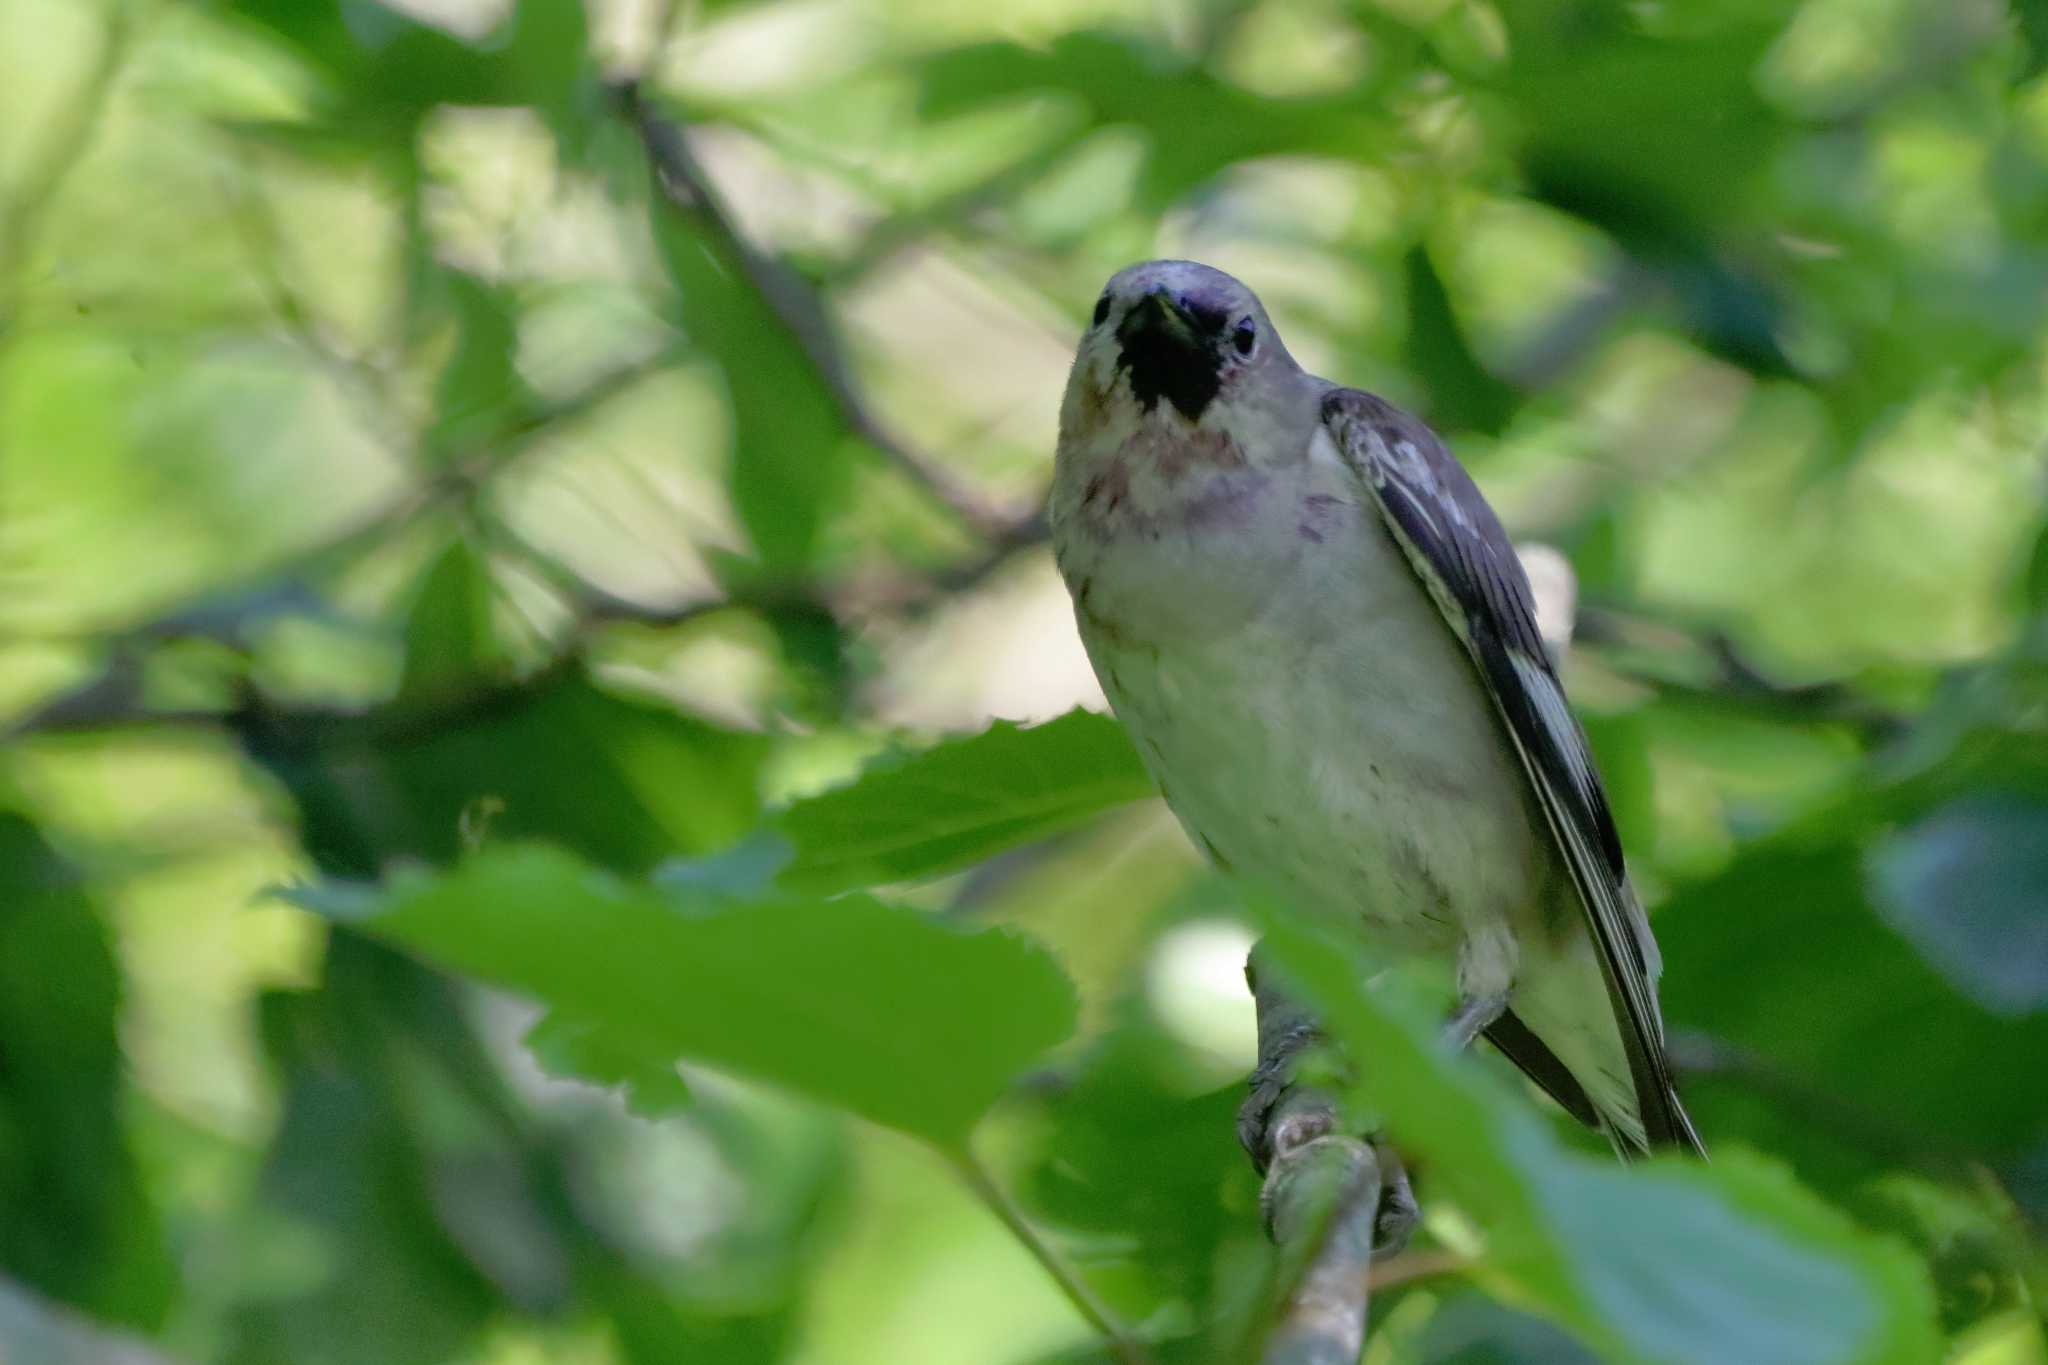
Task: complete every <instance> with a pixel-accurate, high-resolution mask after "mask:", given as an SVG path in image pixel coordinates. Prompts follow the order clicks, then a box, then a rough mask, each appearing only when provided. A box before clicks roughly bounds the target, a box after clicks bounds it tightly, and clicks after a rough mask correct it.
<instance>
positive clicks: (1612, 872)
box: [1322, 389, 1703, 1152]
mask: <svg viewBox="0 0 2048 1365" xmlns="http://www.w3.org/2000/svg"><path fill="white" fill-rule="evenodd" d="M1322 417H1323V423H1324V426H1325V427H1326V428H1327V429H1328V430H1329V433H1330V436H1331V438H1332V441H1333V444H1334V445H1335V447H1336V449H1337V451H1338V453H1339V454H1340V455H1341V456H1342V458H1343V459H1344V460H1345V462H1346V463H1347V464H1348V465H1349V466H1350V467H1351V469H1352V472H1353V473H1354V474H1355V475H1356V476H1357V477H1358V480H1359V482H1360V484H1361V485H1363V487H1364V488H1365V490H1366V491H1367V492H1369V493H1370V495H1371V498H1372V501H1373V504H1374V505H1375V506H1376V507H1377V508H1378V510H1379V513H1380V516H1381V518H1382V520H1383V521H1384V522H1385V523H1386V525H1387V528H1388V529H1389V530H1390V531H1391V532H1392V533H1393V536H1394V539H1395V541H1396V542H1397V543H1398V544H1399V545H1400V546H1401V549H1402V552H1403V554H1404V556H1405V557H1406V558H1407V560H1408V562H1409V565H1410V567H1412V568H1413V569H1414V570H1415V573H1416V576H1417V577H1418V578H1419V579H1420V580H1421V581H1422V583H1423V585H1424V586H1425V587H1426V588H1427V589H1428V591H1429V594H1430V596H1431V598H1432V599H1434V601H1435V602H1436V605H1437V608H1438V610H1439V611H1441V612H1442V613H1443V617H1444V621H1445V623H1446V624H1447V625H1448V626H1449V627H1450V628H1451V630H1452V631H1453V632H1454V633H1455V634H1456V635H1457V637H1458V639H1459V640H1460V641H1461V642H1462V643H1463V644H1464V646H1465V649H1466V652H1467V653H1468V654H1470V655H1471V658H1472V662H1473V665H1474V667H1475V668H1477V669H1478V671H1479V676H1480V679H1481V681H1482V683H1483V684H1484V686H1485V688H1486V691H1487V694H1488V695H1489V696H1490V697H1491V698H1492V699H1493V703H1494V706H1495V708H1496V710H1497V711H1498V712H1499V714H1500V717H1501V720H1502V722H1503V724H1504V725H1505V727H1506V729H1507V733H1508V737H1509V739H1510V740H1511V741H1512V742H1513V744H1514V746H1515V752H1516V754H1517V756H1518V757H1519V758H1520V759H1521V763H1522V768H1523V771H1524V772H1525V773H1526V774H1527V776H1528V779H1529V783H1530V786H1531V788H1532V790H1533V791H1534V792H1535V794H1536V797H1537V800H1538V804H1539V805H1540V806H1541V808H1542V810H1543V812H1544V814H1545V817H1546V819H1547V821H1548V824H1549V826H1550V833H1551V836H1552V838H1553V839H1554V840H1555V841H1556V843H1557V847H1558V850H1559V852H1560V853H1561V854H1562V856H1563V859H1564V862H1565V866H1566V867H1567V868H1568V869H1569V870H1570V873H1571V878H1572V883H1573V885H1574V886H1575V888H1576V889H1577V891H1578V895H1579V901H1580V903H1581V904H1582V906H1583V907H1584V909H1585V913H1586V921H1587V925H1588V927H1589V929H1590V930H1591V933H1592V938H1593V942H1594V945H1595V946H1596V947H1597V949H1598V951H1599V957H1600V963H1601V973H1602V975H1603V976H1604V977H1605V979H1606V983H1607V993H1608V998H1609V1001H1610V1003H1611V1005H1612V1006H1613V1009H1614V1014H1615V1020H1616V1022H1617V1024H1618V1026H1619V1029H1620V1033H1621V1039H1622V1044H1623V1047H1624V1049H1625V1050H1626V1052H1627V1055H1628V1065H1629V1074H1630V1078H1631V1080H1632V1081H1633V1083H1634V1087H1635V1092H1636V1101H1637V1106H1638V1109H1639V1111H1640V1114H1641V1118H1642V1122H1643V1130H1644V1132H1645V1133H1646V1134H1647V1136H1648V1137H1649V1140H1650V1141H1651V1142H1652V1143H1653V1144H1665V1145H1672V1146H1679V1147H1685V1148H1689V1149H1691V1150H1693V1151H1695V1152H1703V1148H1702V1147H1701V1144H1700V1140H1699V1136H1698V1134H1697V1133H1695V1132H1694V1131H1693V1127H1692V1123H1691V1121H1690V1120H1689V1119H1688V1118H1687V1117H1686V1114H1685V1110H1684V1108H1683V1107H1682V1106H1681V1105H1680V1104H1679V1102H1678V1097H1677V1094H1676V1092H1675V1091H1674V1090H1673V1088H1672V1084H1671V1072H1670V1065H1669V1062H1668V1061H1667V1059H1666V1057H1665V1052H1664V1025H1663V1020H1662V1018H1661V1015H1660V1013H1659V1011H1658V1008H1657V994H1656V978H1657V974H1658V970H1659V964H1658V962H1657V955H1656V954H1657V949H1656V942H1655V940H1654V939H1652V938H1651V936H1650V931H1649V923H1648V921H1647V920H1646V919H1645V918H1644V915H1643V910H1642V906H1641V905H1640V904H1639V903H1638V902H1637V900H1636V897H1635V892H1634V890H1633V889H1632V888H1631V887H1630V885H1629V882H1628V872H1627V868H1626V866H1625V865H1624V863H1623V860H1622V852H1621V838H1620V836H1619V835H1618V834H1617V833H1616V831H1615V827H1614V817H1613V814H1612V813H1611V812H1610V811H1609V809H1608V806H1607V796H1606V793H1605V791H1603V790H1602V788H1601V785H1600V778H1599V774H1598V773H1597V771H1596V770H1595V768H1594V766H1593V759H1592V754H1591V751H1590V749H1589V748H1588V747H1587V744H1586V737H1585V732H1584V731H1583V730H1582V729H1581V728H1580V727H1579V723H1578V721H1577V719H1576V718H1575V717H1574V716H1573V715H1572V711H1571V707H1570V705H1569V704H1568V703H1567V702H1566V700H1565V696H1564V688H1563V686H1562V685H1561V684H1560V683H1559V682H1558V680H1557V674H1556V672H1555V671H1554V670H1553V669H1552V667H1551V664H1550V659H1549V656H1548V654H1547V653H1546V652H1545V650H1544V647H1543V637H1542V635H1541V633H1540V632H1539V631H1538V630H1537V628H1536V607H1535V598H1534V596H1533V594H1532V593H1531V592H1530V590H1529V582H1528V579H1527V577H1526V576H1525V575H1524V574H1523V572H1522V566H1521V562H1520V560H1518V559H1517V558H1516V556H1515V551H1514V546H1513V544H1512V543H1510V542H1509V540H1508V537H1507V533H1506V532H1505V531H1504V530H1502V529H1501V525H1500V520H1499V518H1497V517H1495V516H1494V514H1493V509H1492V508H1490V507H1488V506H1487V504H1486V500H1485V499H1484V498H1483V497H1482V496H1481V495H1480V493H1479V489H1478V487H1477V486H1476V485H1475V484H1474V483H1473V482H1472V479H1471V476H1470V475H1468V474H1466V473H1465V470H1464V468H1463V466H1461V465H1460V464H1459V463H1458V462H1457V460H1455V459H1454V458H1453V457H1452V456H1451V454H1450V452H1449V451H1448V450H1446V449H1445V448H1444V445H1443V443H1442V442H1441V441H1440V440H1438V439H1437V437H1436V434H1435V433H1434V432H1432V431H1431V430H1430V429H1429V428H1428V427H1427V426H1425V425H1423V423H1421V422H1420V421H1418V420H1416V419H1415V418H1413V417H1411V416H1409V415H1408V414H1407V413H1405V412H1402V411H1401V410H1400V409H1399V408H1396V407H1394V406H1393V405H1392V404H1390V403H1387V402H1385V401H1383V400H1382V399H1380V398H1377V397H1375V396H1374V395H1372V394H1369V393H1363V392H1360V391H1358V390H1355V389H1333V390H1332V391H1331V392H1329V393H1328V394H1327V395H1325V396H1324V399H1323V410H1322ZM1510 1055H1512V1054H1510ZM1517 1060H1519V1059H1517ZM1525 1069H1526V1068H1525ZM1538 1080H1539V1083H1540V1082H1541V1080H1542V1078H1541V1077H1538Z"/></svg>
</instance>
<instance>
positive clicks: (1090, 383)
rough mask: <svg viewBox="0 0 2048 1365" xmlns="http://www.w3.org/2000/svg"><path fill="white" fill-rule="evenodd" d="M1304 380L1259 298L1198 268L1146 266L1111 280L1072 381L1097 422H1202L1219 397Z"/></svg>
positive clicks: (1072, 390) (1073, 396) (1188, 264)
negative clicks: (1275, 381)
mask: <svg viewBox="0 0 2048 1365" xmlns="http://www.w3.org/2000/svg"><path fill="white" fill-rule="evenodd" d="M1299 373H1300V370H1299V368H1298V367H1297V366H1296V365H1295V363H1294V359H1293V357H1292V356H1290V355H1288V354H1287V348H1286V347H1285V346H1283V345H1281V344H1280V338H1279V336H1278V335H1277V334H1276V333H1275V332H1274V331H1273V324H1272V321H1271V320H1270V319H1268V318H1267V316H1266V309H1265V306H1264V305H1263V304H1261V303H1260V302H1259V299H1258V296H1257V295H1256V294H1254V293H1252V291H1251V290H1249V289H1247V288H1246V287H1245V286H1244V285H1243V284H1241V283H1239V282H1238V281H1237V280H1236V279H1234V278H1232V277H1231V276H1229V275H1226V274H1224V273H1223V272H1222V271H1220V270H1216V269H1213V268H1212V267H1210V266H1206V265H1201V264H1199V263H1197V262H1194V261H1146V262H1144V263H1143V264H1140V265H1134V266H1130V267H1129V268H1127V269H1124V270H1120V271H1118V272H1117V273H1116V274H1115V275H1113V276H1111V277H1110V281H1109V284H1108V285H1107V286H1106V287H1105V288H1104V289H1103V291H1102V297H1101V298H1099V299H1097V300H1096V301H1095V313H1094V316H1093V318H1092V319H1091V321H1090V323H1089V327H1088V331H1087V333H1086V334H1085V335H1084V336H1083V337H1082V338H1081V348H1080V351H1079V353H1078V354H1077V355H1076V356H1075V358H1074V372H1073V377H1072V379H1071V380H1070V381H1069V385H1068V395H1069V400H1070V402H1075V401H1078V402H1079V403H1080V405H1081V406H1083V407H1086V408H1088V409H1090V410H1092V411H1093V412H1094V413H1097V414H1101V415H1106V416H1116V415H1123V413H1124V410H1126V409H1128V410H1130V415H1132V416H1134V417H1135V416H1138V415H1145V416H1150V415H1154V414H1165V413H1175V414H1178V416H1179V417H1180V418H1181V419H1182V420H1184V421H1186V422H1188V423H1189V424H1194V423H1198V422H1200V421H1201V419H1202V416H1203V414H1204V413H1206V412H1208V411H1210V409H1211V406H1212V405H1213V404H1215V403H1216V402H1217V400H1218V399H1219V398H1220V399H1222V400H1224V402H1225V403H1226V404H1227V403H1229V402H1231V401H1232V400H1233V399H1234V398H1235V397H1236V396H1237V395H1238V394H1239V393H1241V392H1248V391H1252V390H1254V389H1256V388H1258V387H1259V386H1260V385H1261V383H1262V381H1264V380H1265V379H1267V378H1269V377H1271V376H1273V375H1275V374H1284V375H1286V376H1289V377H1291V376H1294V375H1298V374H1299Z"/></svg>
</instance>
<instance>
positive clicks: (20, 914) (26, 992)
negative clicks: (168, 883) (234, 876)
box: [0, 811, 176, 1353]
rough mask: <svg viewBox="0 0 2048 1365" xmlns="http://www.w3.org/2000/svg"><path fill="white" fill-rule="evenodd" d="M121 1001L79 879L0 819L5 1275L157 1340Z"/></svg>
mask: <svg viewBox="0 0 2048 1365" xmlns="http://www.w3.org/2000/svg"><path fill="white" fill-rule="evenodd" d="M120 994H121V980H120V969H119V967H118V965H117V964H116V962H115V959H114V951H113V946H112V945H111V944H110V943H109V942H108V937H107V931H106V926H105V925H104V924H103V923H102V921H101V917H100V910H99V908H98V906H96V905H95V904H94V903H93V900H92V899H91V897H90V896H89V895H88V894H87V893H86V891H85V889H84V887H83V886H82V885H81V884H80V879H79V875H78V873H77V872H76V870H74V869H73V868H71V867H70V866H68V865H67V864H66V863H65V862H63V861H62V860H61V859H59V858H58V856H57V854H56V852H55V850H53V849H52V848H51V847H50V846H49V844H48V843H46V842H45V841H44V839H43V837H42V833H41V831H40V830H38V829H37V828H36V827H35V825H34V824H32V823H31V822H30V821H28V820H27V819H25V818H24V817H22V816H20V815H16V814H14V813H13V812H10V811H0V1273H4V1274H6V1275H8V1276H11V1277H13V1278H15V1279H17V1280H19V1281H21V1282H23V1283H25V1284H28V1285H30V1286H32V1287H34V1288H35V1289H37V1290H39V1291H41V1292H42V1293H44V1294H46V1295H48V1296H50V1297H51V1298H55V1299H59V1300H62V1301H64V1302H66V1303H69V1304H73V1305H75V1306H77V1307H79V1308H83V1309H86V1310H87V1311H89V1312H92V1313H94V1314H97V1315H98V1316H100V1317H103V1318H106V1319H108V1320H110V1321H114V1322H121V1323H132V1324H135V1325H138V1326H145V1327H154V1326H156V1325H157V1324H158V1323H160V1322H161V1321H162V1320H163V1317H164V1314H165V1312H166V1310H167V1308H168V1307H169V1304H170V1302H171V1296H172V1294H173V1292H174V1288H175V1280H176V1267H175V1266H174V1265H173V1263H172V1261H171V1258H170V1255H169V1252H168V1250H167V1248H166V1247H165V1245H164V1241H163V1234H162V1230H161V1228H160V1226H159V1224H158V1219H157V1212H156V1208H155V1206H154V1204H153V1202H152V1201H151V1198H150V1194H149V1191H148V1190H147V1188H146V1187H145V1185H144V1184H143V1180H142V1174H141V1172H140V1171H139V1170H138V1168H137V1165H136V1162H135V1158H134V1156H133V1154H132V1153H131V1152H130V1150H129V1147H128V1142H127V1138H126V1135H125V1133H124V1130H123V1126H122V1122H121V1104H122V1098H121V1077H122V1065H121V1051H120V1044H119V1041H118V1040H117V1038H116V1035H115V1026H116V1017H117V1012H118V1010H119V1007H120ZM8 1345H9V1343H7V1342H6V1341H5V1340H0V1353H5V1350H6V1348H7V1346H8Z"/></svg>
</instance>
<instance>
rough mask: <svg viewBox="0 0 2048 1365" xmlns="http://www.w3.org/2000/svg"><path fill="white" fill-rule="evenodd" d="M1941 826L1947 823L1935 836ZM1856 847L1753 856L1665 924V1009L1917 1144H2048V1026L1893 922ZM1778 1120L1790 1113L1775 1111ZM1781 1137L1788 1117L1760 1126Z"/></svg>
mask: <svg viewBox="0 0 2048 1365" xmlns="http://www.w3.org/2000/svg"><path fill="white" fill-rule="evenodd" d="M1936 828H1937V829H1939V828H1940V826H1936ZM1865 881H1866V877H1865V869H1864V866H1863V858H1862V857H1861V856H1860V854H1859V852H1858V850H1857V849H1856V848H1855V847H1853V846H1848V845H1835V846H1830V847H1820V848H1805V847H1800V846H1797V845H1795V844H1792V843H1791V842H1789V841H1787V840H1779V841H1775V842H1772V843H1768V844H1762V845H1758V846H1756V847H1753V848H1751V849H1749V850H1746V851H1745V852H1744V853H1743V855H1742V856H1741V857H1740V858H1738V859H1737V860H1736V861H1735V863H1734V864H1733V865H1731V866H1730V867H1729V868H1728V869H1727V870H1726V871H1725V872H1723V873H1721V874H1720V875H1719V876H1716V877H1713V878H1711V879H1709V880H1706V881H1703V882H1701V883H1698V884H1696V885H1694V886H1690V887H1687V888H1685V889H1684V890H1683V891H1682V892H1680V893H1679V894H1678V895H1677V896H1675V897H1674V898H1673V899H1672V900H1671V901H1670V902H1669V903H1667V904H1666V905H1665V906H1663V907H1662V908H1661V909H1660V910H1659V911H1658V914H1657V920H1656V924H1657V936H1658V938H1659V940H1660V941H1661V942H1662V944H1663V947H1664V959H1665V963H1666V968H1665V977H1664V989H1663V996H1664V1007H1665V1013H1666V1018H1667V1019H1668V1020H1669V1021H1670V1022H1671V1024H1672V1026H1673V1027H1674V1028H1679V1029H1696V1030H1703V1031H1705V1032H1706V1033H1707V1034H1708V1035H1710V1036H1711V1037H1712V1038H1713V1039H1715V1040H1717V1042H1718V1043H1719V1044H1721V1045H1722V1046H1723V1047H1732V1048H1733V1049H1736V1050H1738V1051H1739V1052H1740V1053H1741V1054H1742V1055H1743V1056H1745V1057H1747V1058H1748V1059H1749V1066H1750V1069H1751V1070H1752V1071H1753V1072H1755V1073H1756V1074H1757V1075H1760V1076H1763V1077H1767V1078H1771V1079H1773V1080H1775V1081H1776V1082H1777V1083H1779V1084H1780V1085H1789V1086H1791V1087H1792V1088H1793V1089H1794V1090H1795V1091H1796V1092H1798V1093H1800V1094H1803V1095H1804V1096H1805V1100H1804V1103H1805V1105H1806V1106H1807V1107H1809V1108H1811V1107H1814V1106H1818V1107H1819V1109H1820V1110H1821V1112H1823V1113H1835V1114H1837V1117H1838V1118H1839V1119H1840V1120H1841V1121H1842V1122H1844V1123H1847V1124H1852V1125H1867V1126H1870V1127H1871V1128H1873V1129H1874V1133H1873V1136H1880V1137H1882V1136H1889V1137H1890V1138H1892V1139H1894V1140H1897V1141H1898V1142H1899V1143H1900V1144H1901V1145H1903V1146H1906V1147H1908V1148H1911V1147H1914V1146H1917V1147H1919V1148H1920V1149H1921V1150H1922V1151H1931V1152H1941V1153H1946V1154H1948V1155H1951V1156H1953V1155H1958V1154H1966V1153H1973V1154H1976V1155H1997V1154H2005V1153H2011V1152H2015V1151H2017V1150H2019V1149H2021V1148H2022V1147H2024V1146H2025V1145H2027V1144H2028V1143H2030V1142H2033V1141H2038V1140H2039V1139H2040V1138H2041V1137H2042V1136H2043V1135H2044V1134H2048V1112H2044V1109H2043V1106H2042V1104H2041V1102H2040V1096H2039V1092H2038V1089H2037V1088H2035V1087H2031V1086H2028V1085H2023V1084H2017V1083H2016V1078H2018V1077H2021V1076H2029V1075H2031V1074H2033V1072H2034V1071H2036V1070H2037V1069H2038V1065H2039V1059H2040V1058H2041V1057H2042V1056H2044V1055H2048V1015H2044V1014H2038V1013H2037V1014H2034V1015H2032V1016H2029V1017H2025V1018H2011V1017H2000V1015H1998V1014H1995V1013H1993V1012H1992V1011H1990V1010H1987V1009H1985V1008H1984V1007H1982V1006H1981V1005H1979V1004H1977V1003H1976V1002H1974V1001H1973V1000H1971V999H1970V998H1969V996H1968V995H1967V994H1965V993H1964V992H1962V991H1959V990H1958V989H1957V988H1956V987H1955V986H1954V985H1953V984H1951V982H1950V981H1949V980H1947V979H1944V976H1943V974H1942V973H1941V972H1940V971H1937V970H1936V969H1935V967H1933V966H1931V965H1930V964H1929V962H1928V960H1927V959H1926V958H1925V957H1923V956H1922V954H1921V953H1920V952H1918V951H1916V950H1915V948H1914V946H1913V944H1911V943H1909V942H1908V941H1907V940H1906V939H1904V938H1902V937H1901V936H1900V935H1899V934H1897V933H1896V932H1894V931H1893V929H1892V928H1891V927H1890V926H1888V925H1887V924H1885V923H1884V922H1883V920H1882V919H1881V918H1880V917H1879V916H1878V915H1877V913H1876V912H1875V911H1874V910H1873V909H1872V908H1871V907H1870V905H1869V903H1868V901H1867V899H1866V896H1865V894H1864V886H1865ZM1770 1109H1771V1110H1772V1111H1784V1110H1786V1106H1784V1105H1783V1104H1774V1105H1772V1106H1770ZM1759 1117H1760V1119H1764V1120H1768V1121H1771V1122H1772V1124H1773V1129H1772V1130H1771V1131H1769V1132H1765V1131H1761V1130H1760V1131H1759V1132H1758V1136H1759V1137H1760V1138H1770V1139H1771V1140H1776V1124H1777V1123H1778V1122H1780V1121H1782V1120H1783V1119H1785V1118H1789V1117H1790V1114H1789V1113H1788V1112H1770V1113H1766V1114H1763V1115H1760V1116H1759Z"/></svg>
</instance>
